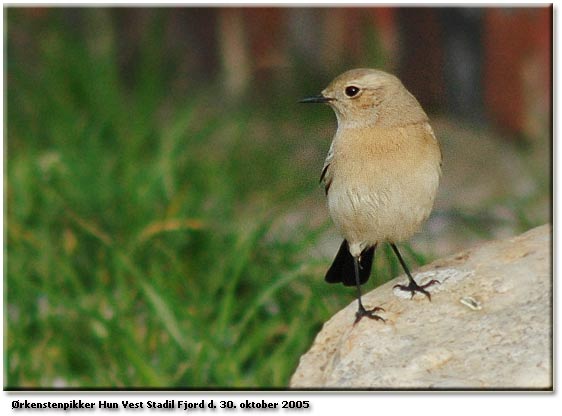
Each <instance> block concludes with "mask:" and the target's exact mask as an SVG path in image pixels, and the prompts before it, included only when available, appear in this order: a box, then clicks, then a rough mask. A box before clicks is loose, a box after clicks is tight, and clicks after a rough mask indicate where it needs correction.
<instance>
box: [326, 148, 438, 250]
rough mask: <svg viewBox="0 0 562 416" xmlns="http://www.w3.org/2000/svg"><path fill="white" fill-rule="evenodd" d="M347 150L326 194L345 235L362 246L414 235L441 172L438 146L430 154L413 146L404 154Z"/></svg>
mask: <svg viewBox="0 0 562 416" xmlns="http://www.w3.org/2000/svg"><path fill="white" fill-rule="evenodd" d="M412 144H413V143H411V142H410V143H409V145H412ZM345 150H347V151H348V152H347V153H345V152H343V153H342V154H339V155H335V157H334V161H333V163H332V165H331V166H330V170H331V185H330V188H329V192H328V195H327V199H328V210H329V212H330V216H331V217H332V219H333V221H334V223H335V225H336V227H337V228H338V230H339V231H340V233H341V234H342V236H343V237H344V238H345V239H346V240H347V241H348V242H349V244H350V246H357V247H360V248H361V249H363V248H365V247H368V246H372V245H374V244H376V243H380V242H384V241H390V242H398V241H403V240H407V239H408V238H410V237H411V236H412V235H413V234H414V233H415V232H416V231H418V229H419V228H420V226H421V224H422V223H423V221H424V220H425V219H427V217H428V216H429V214H430V212H431V210H432V208H433V202H434V199H435V195H436V193H437V188H438V185H439V177H440V154H439V153H438V148H437V151H435V152H430V154H424V152H421V153H420V152H416V151H415V150H414V149H411V148H410V149H409V151H408V152H406V153H405V154H403V153H402V152H401V151H397V152H392V153H391V154H387V155H386V156H385V157H375V158H373V157H372V155H367V156H368V157H358V155H351V156H353V157H351V156H350V155H349V154H348V153H349V151H351V150H353V149H352V148H350V147H347V148H346V149H345ZM363 150H365V148H363ZM412 150H414V151H412ZM336 151H337V149H336ZM351 161H353V162H351Z"/></svg>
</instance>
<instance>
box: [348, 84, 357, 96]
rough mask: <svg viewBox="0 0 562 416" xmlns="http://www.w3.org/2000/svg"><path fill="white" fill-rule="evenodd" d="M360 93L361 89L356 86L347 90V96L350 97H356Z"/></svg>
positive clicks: (351, 86)
mask: <svg viewBox="0 0 562 416" xmlns="http://www.w3.org/2000/svg"><path fill="white" fill-rule="evenodd" d="M358 92H359V87H356V86H355V85H350V86H349V87H346V88H345V95H347V96H348V97H355V96H356V95H357V93H358Z"/></svg>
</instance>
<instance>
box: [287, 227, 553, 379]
mask: <svg viewBox="0 0 562 416" xmlns="http://www.w3.org/2000/svg"><path fill="white" fill-rule="evenodd" d="M551 247H552V245H551V227H550V225H543V226H541V227H537V228H535V229H533V230H531V231H528V232H526V233H525V234H522V235H520V236H517V237H514V238H510V239H506V240H501V241H494V242H490V243H486V244H483V245H481V246H479V247H476V248H474V249H471V250H467V251H464V252H461V253H458V254H457V255H454V256H451V257H448V258H444V259H441V260H437V261H435V262H433V263H432V264H429V265H426V266H424V267H423V268H421V269H420V270H417V271H416V272H415V273H413V277H414V279H415V280H416V281H417V282H418V283H424V282H426V281H428V280H430V279H437V280H439V281H440V282H441V284H440V285H433V286H432V287H430V289H429V291H430V292H431V293H432V301H431V302H429V301H428V299H427V298H425V296H421V295H420V294H416V295H415V296H414V298H413V299H412V300H410V299H409V297H410V296H409V294H407V293H405V292H401V291H400V290H399V289H393V288H392V287H393V285H395V284H397V283H404V282H406V277H405V275H402V276H399V277H398V278H396V279H394V280H392V281H390V282H388V283H386V284H384V285H382V286H380V287H378V288H377V289H375V290H373V291H372V292H370V293H368V294H366V295H365V296H364V301H363V303H364V304H365V307H366V308H372V307H374V306H381V307H383V308H384V309H385V312H381V313H380V315H381V316H382V317H384V318H385V319H386V323H383V322H380V321H375V320H370V319H366V318H364V319H362V320H361V321H360V322H359V323H357V324H356V325H353V322H354V319H355V311H356V309H357V303H356V302H355V301H354V302H353V303H351V304H350V305H348V306H347V307H346V308H344V309H343V310H341V311H340V312H338V313H337V314H336V315H334V316H333V317H332V318H331V319H330V320H329V321H328V322H326V324H325V325H324V327H323V329H322V330H321V332H320V333H319V334H318V336H317V337H316V340H315V341H314V344H313V345H312V347H311V348H310V350H309V351H308V352H307V353H306V354H305V355H303V356H302V357H301V359H300V363H299V366H298V368H297V370H296V372H295V373H294V374H293V377H292V379H291V384H290V386H291V388H295V389H298V388H334V389H341V388H350V389H455V388H458V389H552V345H553V343H552V270H551Z"/></svg>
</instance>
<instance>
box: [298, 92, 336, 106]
mask: <svg viewBox="0 0 562 416" xmlns="http://www.w3.org/2000/svg"><path fill="white" fill-rule="evenodd" d="M330 101H332V98H329V97H324V96H323V95H322V94H320V95H315V96H314V97H306V98H303V99H302V100H300V101H299V103H305V104H309V103H329V102H330Z"/></svg>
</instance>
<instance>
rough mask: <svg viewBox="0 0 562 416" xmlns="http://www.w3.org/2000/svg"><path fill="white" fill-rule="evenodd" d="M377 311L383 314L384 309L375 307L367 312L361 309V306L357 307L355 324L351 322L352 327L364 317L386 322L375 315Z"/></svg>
mask: <svg viewBox="0 0 562 416" xmlns="http://www.w3.org/2000/svg"><path fill="white" fill-rule="evenodd" d="M378 311H382V312H384V309H383V308H379V307H378V306H377V307H375V308H373V309H371V310H369V311H368V310H367V309H365V308H364V307H363V305H359V309H358V310H357V312H356V313H355V322H353V325H355V324H356V323H357V322H359V321H360V320H361V318H363V317H364V316H366V317H367V318H370V319H374V320H376V321H383V322H386V320H385V319H384V318H381V317H380V316H378V315H377V312H378Z"/></svg>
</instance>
